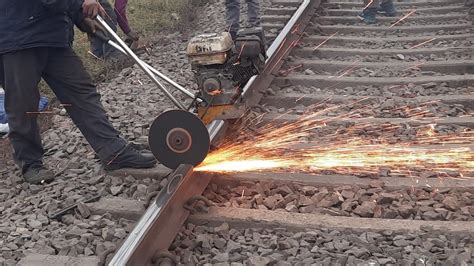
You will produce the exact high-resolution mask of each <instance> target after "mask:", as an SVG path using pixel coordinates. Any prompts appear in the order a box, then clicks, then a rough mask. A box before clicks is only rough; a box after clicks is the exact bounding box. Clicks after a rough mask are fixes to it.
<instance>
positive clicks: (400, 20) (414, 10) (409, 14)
mask: <svg viewBox="0 0 474 266" xmlns="http://www.w3.org/2000/svg"><path fill="white" fill-rule="evenodd" d="M415 12H416V9H413V10H412V11H410V12H408V14H406V15H404V16H403V17H401V18H400V19H399V20H397V21H396V22H395V23H393V24H392V25H390V27H389V28H391V27H393V26H395V25H397V24H398V23H400V22H402V21H403V20H404V19H406V18H408V17H409V16H411V14H413V13H415Z"/></svg>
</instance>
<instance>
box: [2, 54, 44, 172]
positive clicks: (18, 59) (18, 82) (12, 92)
mask: <svg viewBox="0 0 474 266" xmlns="http://www.w3.org/2000/svg"><path fill="white" fill-rule="evenodd" d="M46 56H47V54H46V50H45V49H43V48H33V49H26V50H21V51H16V52H11V53H6V54H3V55H2V56H1V57H0V63H1V64H2V65H3V67H2V68H3V74H2V76H3V78H2V80H3V81H2V84H3V88H4V90H5V110H6V113H7V116H8V125H9V128H10V132H9V135H8V136H9V138H10V142H11V144H12V146H13V149H14V159H15V162H16V163H17V164H18V165H19V166H20V168H21V169H22V172H23V173H25V172H26V171H27V170H28V168H30V167H35V166H38V167H40V166H42V165H43V163H42V158H43V153H44V151H43V146H42V144H41V138H40V134H39V128H38V124H37V121H36V119H37V116H38V114H37V113H36V112H38V103H39V98H40V95H39V91H38V83H39V81H40V80H41V71H42V69H43V68H44V65H45V62H46V58H47V57H46Z"/></svg>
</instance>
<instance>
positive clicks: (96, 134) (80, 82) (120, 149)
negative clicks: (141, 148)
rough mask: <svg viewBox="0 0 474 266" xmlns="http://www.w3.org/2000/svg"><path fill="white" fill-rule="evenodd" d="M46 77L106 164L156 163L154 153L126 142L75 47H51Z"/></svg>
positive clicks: (144, 165) (113, 166) (140, 165)
mask: <svg viewBox="0 0 474 266" xmlns="http://www.w3.org/2000/svg"><path fill="white" fill-rule="evenodd" d="M43 78H44V79H45V80H46V82H47V83H48V84H49V86H50V87H51V88H52V89H53V91H54V92H55V94H56V96H57V97H58V99H59V100H60V101H61V103H63V104H65V107H66V110H67V112H68V114H69V116H70V117H71V119H72V120H73V121H74V123H75V124H76V126H77V127H78V128H79V130H81V132H82V134H83V135H84V137H85V138H86V139H87V141H88V142H89V144H90V145H91V146H92V148H93V149H94V151H95V152H96V153H97V155H98V156H99V158H100V159H101V161H102V162H103V163H104V164H105V168H106V169H109V170H112V169H119V168H126V167H131V168H149V167H153V166H154V165H155V164H156V159H155V158H154V156H153V155H152V154H145V153H139V152H138V151H136V150H135V149H134V148H133V147H132V146H130V145H126V142H125V140H124V139H122V138H120V136H119V132H118V131H117V130H115V129H114V128H113V127H112V124H111V123H110V121H109V120H108V118H107V115H106V113H105V110H104V108H103V107H102V104H101V102H100V94H99V93H98V92H97V90H96V87H95V86H94V85H93V84H92V80H91V78H90V76H89V74H88V73H87V71H86V70H85V68H84V66H83V65H82V62H81V60H80V59H79V57H78V56H77V55H76V54H75V53H74V51H73V50H72V49H69V48H63V49H54V48H51V49H50V54H49V57H48V64H47V65H46V68H45V71H44V72H43Z"/></svg>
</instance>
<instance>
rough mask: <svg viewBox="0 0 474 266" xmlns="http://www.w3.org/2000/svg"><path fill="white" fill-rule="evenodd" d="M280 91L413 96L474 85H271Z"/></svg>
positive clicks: (473, 89)
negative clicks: (282, 86)
mask: <svg viewBox="0 0 474 266" xmlns="http://www.w3.org/2000/svg"><path fill="white" fill-rule="evenodd" d="M275 91H281V92H282V93H306V94H312V93H324V94H333V95H354V96H379V97H394V96H396V97H406V98H414V97H418V96H444V95H462V94H473V93H474V87H471V88H467V87H458V88H452V87H449V86H448V85H447V84H446V83H444V84H443V83H426V84H421V85H415V84H407V85H401V86H383V87H380V86H378V87H375V86H356V87H345V88H331V89H330V90H328V89H326V88H319V87H316V86H315V87H305V86H300V85H298V86H291V87H286V88H277V87H272V88H271V92H272V93H273V94H274V93H275Z"/></svg>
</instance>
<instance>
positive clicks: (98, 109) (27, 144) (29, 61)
mask: <svg viewBox="0 0 474 266" xmlns="http://www.w3.org/2000/svg"><path fill="white" fill-rule="evenodd" d="M2 67H3V71H2ZM0 73H1V74H2V75H3V77H2V76H1V75H0V78H1V79H0V84H2V85H3V88H4V90H5V110H6V112H7V117H8V124H9V127H10V133H9V137H10V141H11V143H12V145H13V149H14V151H15V154H14V158H15V161H16V162H17V163H18V164H19V166H20V167H21V168H22V170H23V171H25V170H26V169H27V168H28V167H30V166H35V165H42V157H43V153H44V151H43V147H42V144H41V138H40V134H39V130H38V124H37V121H36V120H37V116H38V114H35V113H34V112H37V111H38V101H39V97H40V94H39V91H38V83H39V81H40V80H41V78H43V79H44V80H45V81H46V82H47V83H48V85H49V86H50V87H51V89H52V90H53V92H54V93H55V94H56V96H57V98H58V100H59V101H60V102H61V103H62V104H64V106H65V108H66V110H67V112H68V114H69V116H70V117H71V119H72V120H73V122H74V123H75V124H76V126H77V127H78V128H79V130H81V132H82V134H83V135H84V136H85V138H86V139H87V141H88V142H89V143H90V145H91V146H92V148H93V149H94V151H95V152H96V153H97V154H98V156H99V158H100V159H101V160H103V161H107V160H108V159H110V158H111V157H112V156H113V155H114V154H115V153H117V152H118V151H119V150H121V149H122V148H123V147H124V146H125V145H126V142H125V140H123V139H121V138H120V137H119V133H118V131H116V130H115V129H114V128H113V127H112V125H111V124H110V122H109V120H108V118H107V116H106V113H105V110H104V108H103V107H102V104H101V102H100V94H99V93H98V92H97V90H96V87H95V86H94V84H93V83H92V80H91V77H90V76H89V74H88V73H87V71H86V70H85V68H84V66H83V65H82V62H81V60H80V59H79V57H78V56H77V55H76V54H75V53H74V51H73V50H72V49H70V48H32V49H26V50H20V51H16V52H10V53H6V54H3V55H0ZM31 112H33V113H31Z"/></svg>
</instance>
